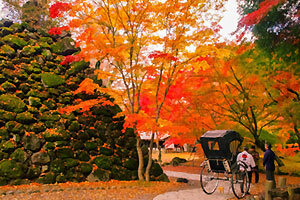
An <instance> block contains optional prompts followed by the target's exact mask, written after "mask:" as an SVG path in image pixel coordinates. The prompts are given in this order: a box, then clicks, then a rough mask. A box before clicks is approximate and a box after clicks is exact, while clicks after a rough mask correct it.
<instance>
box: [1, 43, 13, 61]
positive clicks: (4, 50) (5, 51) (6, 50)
mask: <svg viewBox="0 0 300 200" xmlns="http://www.w3.org/2000/svg"><path fill="white" fill-rule="evenodd" d="M0 55H3V56H8V57H10V58H13V57H14V56H15V55H16V51H15V50H14V49H13V48H12V47H10V46H9V45H3V46H2V47H1V48H0Z"/></svg>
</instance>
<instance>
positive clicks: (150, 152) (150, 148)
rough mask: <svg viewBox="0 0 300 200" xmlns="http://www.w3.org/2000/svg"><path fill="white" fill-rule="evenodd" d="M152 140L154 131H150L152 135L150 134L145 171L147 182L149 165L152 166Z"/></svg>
mask: <svg viewBox="0 0 300 200" xmlns="http://www.w3.org/2000/svg"><path fill="white" fill-rule="evenodd" d="M153 140H154V133H152V135H151V140H150V146H149V153H148V164H147V167H146V172H145V178H146V181H147V182H149V181H150V169H151V166H152V150H153Z"/></svg>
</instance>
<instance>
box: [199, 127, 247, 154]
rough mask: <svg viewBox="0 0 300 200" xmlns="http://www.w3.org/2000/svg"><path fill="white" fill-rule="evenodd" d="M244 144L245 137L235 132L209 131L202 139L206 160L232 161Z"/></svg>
mask: <svg viewBox="0 0 300 200" xmlns="http://www.w3.org/2000/svg"><path fill="white" fill-rule="evenodd" d="M242 142H243V137H242V136H241V135H240V134H239V133H238V132H236V131H234V130H213V131H207V132H206V133H204V134H203V135H202V136H201V137H200V143H201V146H202V149H203V151H204V154H205V156H206V158H208V159H228V160H232V159H234V157H236V155H237V153H238V152H237V150H238V148H239V147H240V146H241V144H242Z"/></svg>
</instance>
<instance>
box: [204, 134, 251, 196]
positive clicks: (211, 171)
mask: <svg viewBox="0 0 300 200" xmlns="http://www.w3.org/2000/svg"><path fill="white" fill-rule="evenodd" d="M242 142H243V137H241V135H240V134H239V133H238V132H236V131H233V130H213V131H207V132H206V133H204V134H203V135H202V136H201V138H200V143H201V146H202V149H203V151H204V155H205V161H204V162H203V163H202V164H201V166H202V170H201V175H200V185H201V187H202V189H203V191H204V192H205V193H206V194H212V193H214V192H215V191H216V189H217V187H218V184H219V181H230V182H231V189H232V192H233V194H234V195H235V196H236V197H237V198H238V199H240V198H243V197H244V196H245V195H246V194H247V193H248V191H249V188H250V182H249V177H248V173H247V165H246V164H245V163H244V162H237V161H236V158H237V154H238V153H239V152H238V150H239V148H240V146H241V145H242Z"/></svg>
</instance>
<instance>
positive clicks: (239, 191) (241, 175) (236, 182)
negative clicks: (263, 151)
mask: <svg viewBox="0 0 300 200" xmlns="http://www.w3.org/2000/svg"><path fill="white" fill-rule="evenodd" d="M231 185H232V192H233V193H234V195H235V196H236V197H237V198H238V199H240V198H243V197H244V196H245V195H246V193H247V192H248V191H249V187H250V183H249V177H248V173H247V170H246V168H245V167H244V166H242V165H239V166H238V168H237V169H236V170H234V171H233V172H232V179H231Z"/></svg>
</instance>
